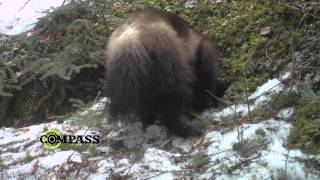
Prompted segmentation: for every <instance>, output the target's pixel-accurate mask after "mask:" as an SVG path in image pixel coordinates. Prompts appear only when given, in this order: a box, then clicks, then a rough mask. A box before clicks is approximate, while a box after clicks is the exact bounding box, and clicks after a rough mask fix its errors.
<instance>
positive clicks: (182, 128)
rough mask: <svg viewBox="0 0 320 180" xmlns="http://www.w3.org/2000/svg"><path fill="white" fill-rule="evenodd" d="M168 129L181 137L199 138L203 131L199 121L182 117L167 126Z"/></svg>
mask: <svg viewBox="0 0 320 180" xmlns="http://www.w3.org/2000/svg"><path fill="white" fill-rule="evenodd" d="M168 128H169V130H170V131H171V132H172V133H174V134H176V135H179V136H182V137H189V136H201V135H202V134H203V130H204V127H203V126H202V124H201V122H200V121H196V120H190V119H189V118H188V117H187V116H184V115H183V116H180V117H179V118H178V119H177V120H176V121H174V122H171V123H170V124H168Z"/></svg>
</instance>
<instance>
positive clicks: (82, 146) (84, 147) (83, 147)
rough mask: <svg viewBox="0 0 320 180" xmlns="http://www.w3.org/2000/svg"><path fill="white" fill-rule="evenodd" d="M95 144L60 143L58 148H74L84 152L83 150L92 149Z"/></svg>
mask: <svg viewBox="0 0 320 180" xmlns="http://www.w3.org/2000/svg"><path fill="white" fill-rule="evenodd" d="M95 148H96V146H94V145H92V144H61V146H60V149H61V150H65V151H66V150H75V151H78V152H84V151H90V152H91V151H93V149H95Z"/></svg>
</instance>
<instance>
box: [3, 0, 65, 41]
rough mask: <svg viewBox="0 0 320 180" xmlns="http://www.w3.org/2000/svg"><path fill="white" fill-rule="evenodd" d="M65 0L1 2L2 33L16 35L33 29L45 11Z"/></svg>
mask: <svg viewBox="0 0 320 180" xmlns="http://www.w3.org/2000/svg"><path fill="white" fill-rule="evenodd" d="M62 2H63V0H31V1H29V0H0V33H4V34H8V35H15V34H19V33H21V32H24V31H27V30H29V29H31V28H32V27H33V26H34V25H35V23H36V22H37V21H38V19H39V18H40V17H42V16H44V15H45V13H44V11H45V10H49V9H50V8H53V7H58V6H61V5H62Z"/></svg>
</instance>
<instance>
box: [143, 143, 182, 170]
mask: <svg viewBox="0 0 320 180" xmlns="http://www.w3.org/2000/svg"><path fill="white" fill-rule="evenodd" d="M174 156H179V155H177V154H171V153H169V152H166V151H163V150H160V149H156V148H149V149H147V151H146V152H145V154H144V159H143V161H144V164H145V165H147V166H149V168H150V169H153V170H158V171H179V170H180V169H181V168H180V167H179V166H176V165H174V164H173V163H172V160H171V157H174Z"/></svg>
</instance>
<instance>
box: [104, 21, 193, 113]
mask: <svg viewBox="0 0 320 180" xmlns="http://www.w3.org/2000/svg"><path fill="white" fill-rule="evenodd" d="M180 41H181V40H180V39H179V38H178V37H177V34H176V32H175V31H174V30H173V29H172V28H170V27H168V26H167V25H164V24H158V25H157V24H154V25H148V26H143V25H140V26H139V25H136V26H133V25H123V26H122V27H121V28H119V29H118V30H116V31H115V32H114V33H113V35H112V36H111V39H110V41H109V44H108V55H107V60H106V79H107V82H108V84H107V92H108V96H109V97H110V99H111V105H110V113H111V115H119V114H128V113H131V112H134V113H144V112H143V111H146V110H151V111H152V110H155V109H157V108H161V107H162V106H174V108H176V109H179V108H180V106H181V108H183V107H182V106H183V105H185V104H187V103H186V102H185V101H188V100H190V99H191V98H190V96H192V90H191V81H192V76H193V75H192V71H191V69H190V67H189V66H190V65H189V64H188V63H187V62H188V61H187V60H186V59H187V58H189V57H188V54H187V51H185V50H184V49H183V48H184V46H183V45H182V44H181V43H182V42H180Z"/></svg>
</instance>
